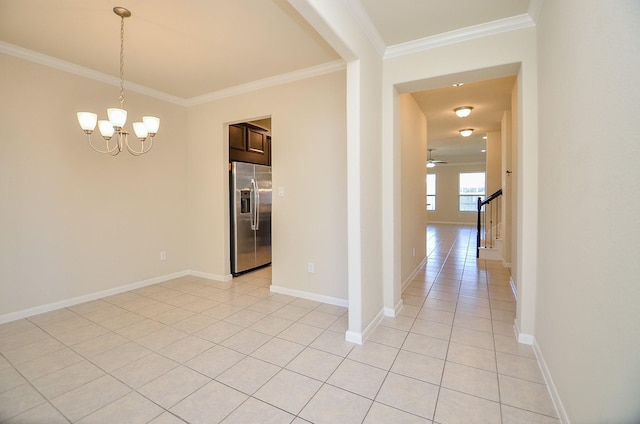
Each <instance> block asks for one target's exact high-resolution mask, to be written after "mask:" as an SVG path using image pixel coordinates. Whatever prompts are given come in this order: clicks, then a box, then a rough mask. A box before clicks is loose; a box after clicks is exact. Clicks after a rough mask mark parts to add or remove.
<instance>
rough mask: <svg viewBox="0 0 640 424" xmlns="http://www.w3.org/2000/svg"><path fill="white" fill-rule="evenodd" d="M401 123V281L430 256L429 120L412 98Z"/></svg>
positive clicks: (403, 98) (405, 99) (405, 96)
mask: <svg viewBox="0 0 640 424" xmlns="http://www.w3.org/2000/svg"><path fill="white" fill-rule="evenodd" d="M400 100H401V102H402V104H401V112H400V115H401V120H402V281H403V283H404V282H406V281H407V280H408V279H409V278H410V277H411V276H412V275H413V273H414V272H415V271H416V269H417V268H418V267H419V266H420V264H421V263H422V262H423V261H424V259H425V258H426V256H427V246H426V241H425V240H426V229H427V228H426V227H427V213H426V210H425V189H426V180H425V178H426V175H427V168H426V166H425V163H426V158H427V119H426V117H425V116H424V114H423V113H422V111H421V110H420V107H419V105H418V103H417V102H416V100H415V98H414V97H413V96H412V95H411V94H403V95H402V96H400Z"/></svg>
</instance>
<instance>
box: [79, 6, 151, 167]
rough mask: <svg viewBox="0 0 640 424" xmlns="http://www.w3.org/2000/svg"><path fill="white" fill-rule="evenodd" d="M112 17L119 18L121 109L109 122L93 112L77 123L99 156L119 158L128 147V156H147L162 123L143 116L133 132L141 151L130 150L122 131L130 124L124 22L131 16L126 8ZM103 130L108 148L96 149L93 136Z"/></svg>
mask: <svg viewBox="0 0 640 424" xmlns="http://www.w3.org/2000/svg"><path fill="white" fill-rule="evenodd" d="M113 13H115V14H116V15H118V16H120V97H118V100H119V101H120V107H119V108H109V109H107V116H108V117H109V120H108V121H104V120H101V121H98V115H96V114H95V113H92V112H78V123H79V124H80V127H81V128H82V130H83V131H84V133H85V134H87V140H88V142H89V146H91V148H92V149H93V150H95V151H96V152H99V153H109V154H110V155H112V156H115V155H117V154H118V153H120V152H121V151H122V149H123V147H125V146H126V148H127V150H128V151H129V153H131V154H132V155H134V156H140V155H142V154H144V153H147V152H148V151H149V150H151V147H153V137H154V136H155V135H156V133H157V132H158V128H159V127H160V119H158V118H156V117H155V116H143V117H142V122H134V123H133V131H134V132H135V133H136V137H138V139H139V140H140V149H139V150H135V149H132V148H131V147H130V146H129V133H128V132H127V131H126V130H125V129H124V128H123V127H124V124H125V123H126V122H127V111H126V110H124V109H123V105H124V72H123V70H124V18H128V17H130V16H131V12H130V11H128V10H127V9H125V8H124V7H114V8H113ZM96 123H97V124H98V129H100V134H102V138H104V140H105V148H104V149H101V148H98V147H96V146H94V145H93V143H92V142H91V133H92V132H93V130H94V129H95V128H96ZM114 134H116V135H117V140H116V143H115V145H114V146H110V145H109V141H110V140H111V137H113V135H114ZM147 138H149V143H148V144H146V145H145V141H146V140H147Z"/></svg>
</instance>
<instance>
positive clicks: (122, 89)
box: [118, 16, 124, 108]
mask: <svg viewBox="0 0 640 424" xmlns="http://www.w3.org/2000/svg"><path fill="white" fill-rule="evenodd" d="M118 99H119V100H120V108H122V105H123V104H124V16H121V17H120V97H119V98H118Z"/></svg>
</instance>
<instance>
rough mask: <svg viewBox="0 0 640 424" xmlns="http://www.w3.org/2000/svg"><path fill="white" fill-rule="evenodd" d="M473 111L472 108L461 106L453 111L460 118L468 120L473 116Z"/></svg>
mask: <svg viewBox="0 0 640 424" xmlns="http://www.w3.org/2000/svg"><path fill="white" fill-rule="evenodd" d="M472 110H473V107H472V106H460V107H457V108H455V109H453V111H454V112H455V113H456V115H457V116H458V118H466V117H467V116H469V115H471V111H472Z"/></svg>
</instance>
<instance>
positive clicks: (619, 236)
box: [535, 0, 640, 423]
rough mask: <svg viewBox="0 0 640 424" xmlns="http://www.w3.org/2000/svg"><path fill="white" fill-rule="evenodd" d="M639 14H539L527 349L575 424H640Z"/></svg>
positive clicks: (577, 4)
mask: <svg viewBox="0 0 640 424" xmlns="http://www.w3.org/2000/svg"><path fill="white" fill-rule="evenodd" d="M639 22H640V3H638V2H637V1H635V0H621V1H617V2H615V6H614V5H613V4H611V3H607V2H602V1H598V0H566V1H561V2H552V1H547V2H545V3H544V6H543V9H542V15H541V18H540V20H539V29H538V31H539V37H538V41H539V64H540V96H539V98H540V158H541V159H542V161H541V172H540V202H539V216H540V226H539V231H540V235H539V240H540V248H539V264H538V272H539V283H538V302H537V311H538V312H537V314H536V332H535V336H536V340H537V343H538V345H539V349H540V351H541V352H542V354H543V356H544V358H545V361H546V364H547V366H548V369H549V370H550V372H551V375H552V377H553V381H554V383H555V387H556V388H557V391H558V393H559V395H560V398H561V400H562V402H563V404H564V408H565V409H566V413H567V415H568V417H569V419H570V420H571V422H573V423H603V422H610V423H631V422H640V402H638V395H639V394H640V359H639V358H640V325H639V324H640V307H639V305H640V284H638V282H639V280H638V257H640V243H639V242H638V241H639V240H640V227H639V226H638V225H637V221H638V211H639V210H640V196H638V193H640V173H639V171H638V162H639V160H640V143H638V137H637V125H638V114H639V112H640V108H639V106H638V105H639V103H638V99H639V98H640V80H639V79H638V75H640V54H639V52H640V37H638V23H639Z"/></svg>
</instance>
